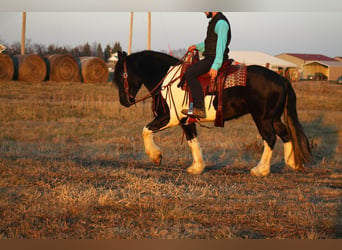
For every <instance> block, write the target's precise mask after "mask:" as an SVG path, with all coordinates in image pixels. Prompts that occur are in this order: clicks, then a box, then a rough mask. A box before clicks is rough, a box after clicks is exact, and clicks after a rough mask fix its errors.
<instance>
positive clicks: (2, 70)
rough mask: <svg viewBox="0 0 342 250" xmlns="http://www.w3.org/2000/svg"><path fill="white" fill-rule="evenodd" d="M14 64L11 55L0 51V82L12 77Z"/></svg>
mask: <svg viewBox="0 0 342 250" xmlns="http://www.w3.org/2000/svg"><path fill="white" fill-rule="evenodd" d="M13 74H14V65H13V61H12V59H11V57H10V56H9V55H6V54H2V53H0V82H6V81H10V80H12V79H13Z"/></svg>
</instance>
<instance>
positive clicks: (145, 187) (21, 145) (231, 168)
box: [0, 82, 342, 239]
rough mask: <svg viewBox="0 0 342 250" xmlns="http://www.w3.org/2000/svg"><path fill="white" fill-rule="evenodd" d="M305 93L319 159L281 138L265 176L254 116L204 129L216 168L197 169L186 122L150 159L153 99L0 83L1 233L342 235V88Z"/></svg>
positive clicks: (159, 139)
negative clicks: (145, 135) (259, 173)
mask: <svg viewBox="0 0 342 250" xmlns="http://www.w3.org/2000/svg"><path fill="white" fill-rule="evenodd" d="M294 88H295V90H296V93H297V98H298V101H297V106H298V113H299V118H300V120H301V122H302V124H303V126H304V128H305V131H306V133H307V135H308V137H309V139H310V142H311V145H312V149H313V152H314V163H313V164H312V165H310V166H307V167H306V171H305V172H293V171H292V170H290V169H289V168H287V167H285V166H284V162H283V148H282V144H281V143H280V141H279V140H278V142H277V144H276V146H275V150H274V154H273V160H272V169H271V175H270V176H268V177H266V178H255V177H252V176H251V175H250V174H249V170H250V169H251V168H252V167H254V166H255V165H256V164H257V163H258V161H259V159H260V156H261V153H262V147H263V146H262V141H261V138H260V136H259V135H258V132H257V130H256V127H255V125H254V123H253V121H252V119H251V118H250V117H249V116H245V117H242V118H240V119H237V120H233V121H230V122H228V123H226V124H225V128H216V129H207V128H202V127H199V140H200V142H201V146H202V149H203V154H204V157H205V161H206V164H207V166H208V168H207V170H206V172H205V173H204V174H203V175H201V176H190V175H188V174H187V173H186V171H185V170H186V168H187V167H188V166H189V165H190V164H191V161H192V158H191V153H190V150H189V148H188V146H187V143H186V142H185V139H184V141H183V143H182V130H181V129H180V128H173V129H170V130H166V131H162V132H160V133H158V134H156V135H155V141H156V143H157V144H158V145H159V146H160V147H161V148H162V150H163V153H164V157H163V162H162V165H161V166H160V167H158V166H154V165H153V164H152V163H151V162H150V160H149V159H148V157H147V156H146V155H145V152H144V147H143V141H142V138H141V132H142V128H143V126H144V125H145V124H147V123H148V122H149V121H151V119H152V113H151V112H150V108H151V104H150V100H148V101H146V102H144V103H139V104H137V105H136V107H131V108H129V109H127V108H124V107H122V106H120V104H119V102H118V95H117V90H116V89H115V88H112V87H111V85H110V83H108V84H104V85H95V84H79V83H51V82H47V83H23V82H6V83H0V194H1V199H0V238H3V239H4V238H11V239H22V238H23V239H146V238H148V239H157V238H158V239H245V238H253V239H263V238H264V239H336V238H339V239H340V238H342V168H341V166H342V163H341V160H342V154H341V153H342V147H341V145H342V125H341V124H342V100H341V98H340V97H341V94H342V86H339V85H336V84H331V83H320V82H298V83H295V84H294ZM142 95H143V93H142ZM241 135H243V136H241Z"/></svg>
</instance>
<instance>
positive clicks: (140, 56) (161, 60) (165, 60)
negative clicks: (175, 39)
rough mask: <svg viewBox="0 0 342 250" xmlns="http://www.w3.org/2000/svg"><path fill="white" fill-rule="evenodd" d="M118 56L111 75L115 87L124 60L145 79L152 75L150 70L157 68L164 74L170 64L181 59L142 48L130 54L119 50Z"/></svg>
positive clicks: (175, 63)
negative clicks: (112, 75)
mask: <svg viewBox="0 0 342 250" xmlns="http://www.w3.org/2000/svg"><path fill="white" fill-rule="evenodd" d="M118 57H119V61H118V62H117V65H116V66H115V72H114V77H113V85H114V86H116V87H117V84H118V83H119V80H118V79H119V77H120V76H121V74H122V72H123V62H124V61H127V65H129V67H130V68H131V69H133V70H134V71H135V72H136V73H137V74H138V75H142V76H144V77H145V80H146V79H151V77H153V74H151V70H159V72H160V74H162V75H165V74H166V73H167V71H168V69H169V68H170V66H176V65H179V64H181V63H182V61H181V60H180V59H178V58H176V57H173V56H171V55H168V54H165V53H162V52H158V51H152V50H143V51H140V52H135V53H132V54H130V55H127V53H126V52H119V53H118ZM158 77H160V76H158Z"/></svg>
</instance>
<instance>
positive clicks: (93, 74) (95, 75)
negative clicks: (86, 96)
mask: <svg viewBox="0 0 342 250" xmlns="http://www.w3.org/2000/svg"><path fill="white" fill-rule="evenodd" d="M80 64H81V65H80V66H81V74H82V79H83V82H85V83H104V82H107V81H108V77H109V70H108V66H107V64H106V63H105V61H104V60H102V59H100V58H98V57H81V58H80Z"/></svg>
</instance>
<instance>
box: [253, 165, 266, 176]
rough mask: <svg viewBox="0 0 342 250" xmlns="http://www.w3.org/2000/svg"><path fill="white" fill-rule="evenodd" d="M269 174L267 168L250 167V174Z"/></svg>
mask: <svg viewBox="0 0 342 250" xmlns="http://www.w3.org/2000/svg"><path fill="white" fill-rule="evenodd" d="M269 174H270V170H269V169H263V170H260V169H259V168H257V167H255V168H252V169H251V175H252V176H255V177H264V176H268V175H269Z"/></svg>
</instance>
